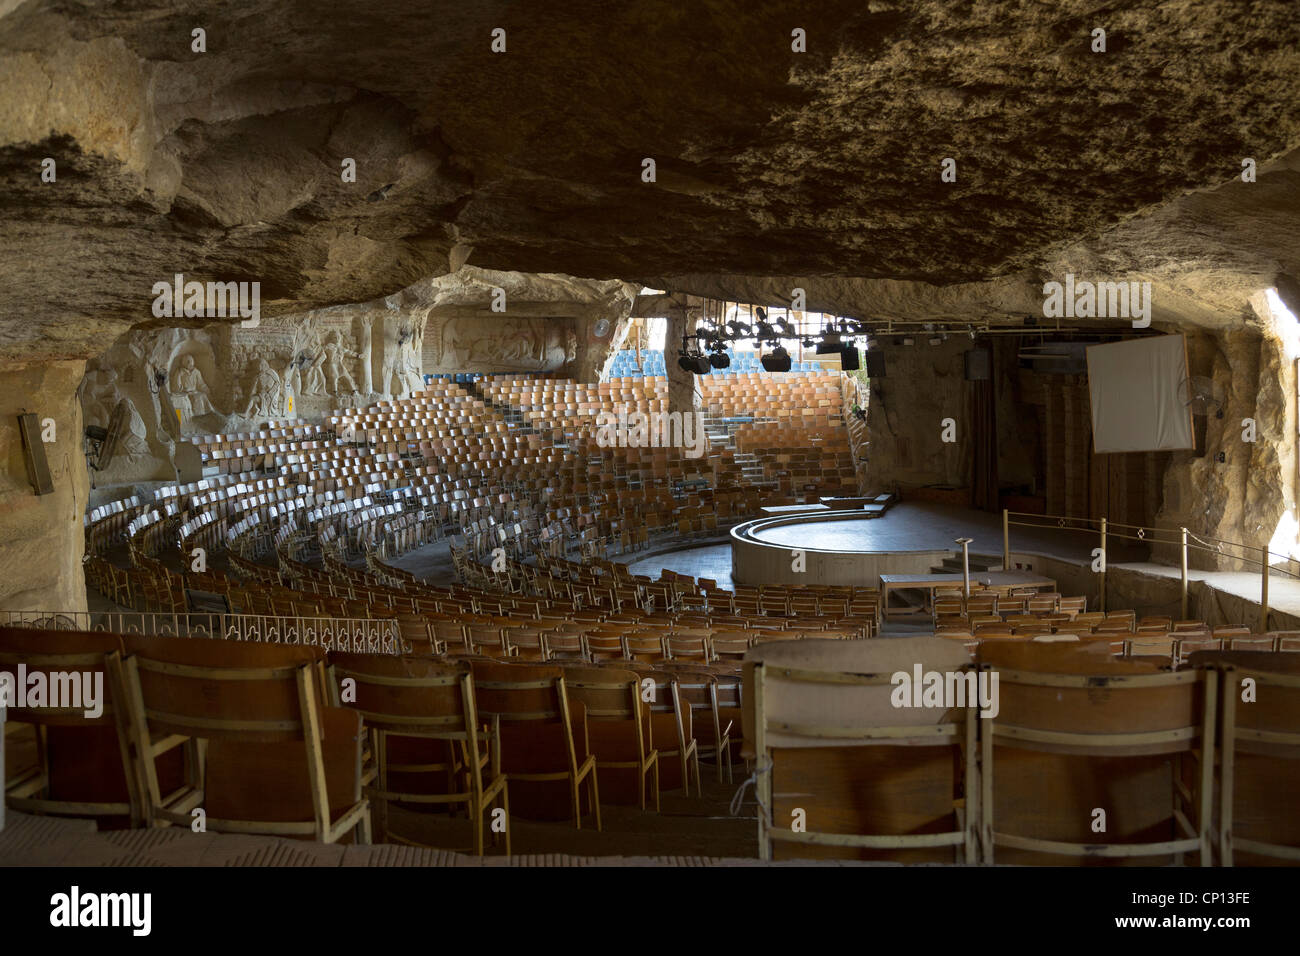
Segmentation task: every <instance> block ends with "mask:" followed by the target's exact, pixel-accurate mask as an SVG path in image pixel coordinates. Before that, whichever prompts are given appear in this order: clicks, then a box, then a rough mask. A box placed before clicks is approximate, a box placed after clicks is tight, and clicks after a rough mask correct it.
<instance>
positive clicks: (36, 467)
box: [18, 412, 54, 495]
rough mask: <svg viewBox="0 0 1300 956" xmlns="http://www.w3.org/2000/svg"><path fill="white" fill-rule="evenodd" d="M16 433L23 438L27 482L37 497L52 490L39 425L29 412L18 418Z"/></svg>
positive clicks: (52, 485)
mask: <svg viewBox="0 0 1300 956" xmlns="http://www.w3.org/2000/svg"><path fill="white" fill-rule="evenodd" d="M18 431H19V433H20V434H21V435H22V437H23V458H24V459H26V461H27V480H28V481H30V482H31V483H32V487H33V488H34V489H36V493H37V494H38V495H48V494H49V493H50V492H52V491H53V490H54V479H53V478H52V477H51V476H50V465H49V462H48V461H46V460H45V443H44V442H43V441H41V423H40V422H39V421H38V420H37V418H36V416H35V415H34V414H32V413H31V412H28V413H26V414H24V415H19V416H18Z"/></svg>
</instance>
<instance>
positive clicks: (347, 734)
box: [123, 635, 370, 843]
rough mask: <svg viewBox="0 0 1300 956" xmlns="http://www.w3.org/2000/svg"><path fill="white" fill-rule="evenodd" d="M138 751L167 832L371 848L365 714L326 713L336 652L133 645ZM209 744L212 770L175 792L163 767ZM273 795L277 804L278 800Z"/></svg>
mask: <svg viewBox="0 0 1300 956" xmlns="http://www.w3.org/2000/svg"><path fill="white" fill-rule="evenodd" d="M123 643H124V645H125V649H126V652H127V655H128V656H127V659H126V682H127V689H128V693H129V695H130V697H131V700H132V707H133V724H132V731H133V732H132V744H133V746H134V747H135V750H136V752H137V753H138V754H141V755H142V759H141V764H142V771H143V776H144V782H145V797H146V803H145V815H146V818H147V819H148V820H149V821H150V823H151V824H153V825H155V826H166V825H168V824H171V825H184V826H189V825H190V824H191V822H192V819H193V817H192V814H191V812H190V811H191V810H193V809H195V808H198V807H200V806H201V807H202V809H203V810H204V812H205V818H206V820H205V822H206V826H207V828H208V830H210V831H214V832H236V833H265V834H273V835H280V836H300V837H313V838H315V839H316V840H317V841H320V842H325V843H333V842H335V841H337V840H339V839H341V838H342V837H343V836H344V835H346V834H349V833H353V832H354V831H355V834H354V836H355V839H356V840H357V841H358V842H361V843H368V842H370V834H369V831H370V809H369V804H368V802H367V801H366V800H365V799H364V798H362V797H361V777H360V770H359V768H360V762H361V717H360V715H358V714H356V713H355V712H352V711H348V710H344V709H341V708H337V707H328V706H323V693H324V690H325V689H324V687H323V686H322V684H321V677H322V668H323V665H324V654H323V652H322V651H321V650H320V649H319V648H313V647H306V646H288V645H270V644H253V643H246V642H228V641H204V640H194V639H187V638H160V637H148V638H145V637H139V636H135V635H129V636H125V637H124V638H123ZM192 739H195V740H198V739H201V740H203V741H205V742H206V745H207V746H206V753H205V754H204V762H203V766H202V767H201V768H199V772H198V774H196V776H195V779H194V780H192V782H191V784H190V786H188V787H186V788H185V789H184V790H183V791H182V792H181V793H180V794H169V795H167V796H166V797H164V794H163V792H162V790H161V788H160V786H159V775H158V773H157V770H156V763H155V761H156V760H157V758H158V757H159V756H160V755H162V754H165V753H167V752H168V751H170V750H173V749H174V748H176V747H178V746H181V745H183V744H185V743H187V742H188V741H190V740H192ZM268 794H269V795H273V796H272V797H268Z"/></svg>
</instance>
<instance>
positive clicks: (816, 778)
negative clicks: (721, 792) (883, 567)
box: [744, 637, 979, 862]
mask: <svg viewBox="0 0 1300 956" xmlns="http://www.w3.org/2000/svg"><path fill="white" fill-rule="evenodd" d="M918 665H919V666H920V668H921V670H922V672H923V673H924V672H932V671H933V672H939V673H941V674H952V675H954V683H957V682H958V681H960V683H961V686H962V687H967V686H969V685H970V684H973V683H974V677H975V672H974V671H973V669H972V668H971V667H970V664H969V659H968V657H967V654H966V651H965V649H964V648H963V647H962V646H961V645H960V644H954V643H952V642H948V641H942V640H939V639H937V638H929V637H918V638H905V639H898V640H890V641H820V640H805V641H800V642H798V643H794V644H771V645H764V646H762V647H754V648H751V649H750V652H749V655H748V656H747V657H746V661H745V668H746V674H745V684H746V698H747V700H748V701H752V703H751V704H748V705H747V706H746V708H745V728H744V732H745V737H746V740H747V741H749V740H752V741H753V755H754V757H755V759H756V760H757V767H756V787H757V796H758V843H759V856H760V858H762V859H764V860H770V859H773V858H775V857H781V858H791V857H794V858H809V857H831V858H849V859H860V858H868V859H890V860H895V861H899V862H920V861H931V862H953V861H954V859H955V860H957V861H962V862H975V861H976V860H977V856H978V851H977V836H976V834H977V826H976V823H977V821H978V818H979V809H978V807H979V804H978V795H979V787H978V779H979V777H978V771H977V765H976V758H975V747H976V725H977V717H976V715H977V713H978V710H979V703H978V695H972V696H975V697H976V699H975V700H964V701H963V702H962V705H961V706H959V707H955V708H951V709H950V708H948V707H934V708H923V707H916V706H906V707H896V706H894V703H893V697H894V694H895V691H896V690H897V681H896V680H895V675H896V674H898V673H900V672H901V673H904V674H906V675H907V676H908V678H909V680H910V679H911V677H912V675H913V674H914V671H915V669H916V667H917V666H918ZM968 677H969V678H970V680H969V681H968V680H967V678H968ZM918 691H919V688H918ZM747 750H748V748H747Z"/></svg>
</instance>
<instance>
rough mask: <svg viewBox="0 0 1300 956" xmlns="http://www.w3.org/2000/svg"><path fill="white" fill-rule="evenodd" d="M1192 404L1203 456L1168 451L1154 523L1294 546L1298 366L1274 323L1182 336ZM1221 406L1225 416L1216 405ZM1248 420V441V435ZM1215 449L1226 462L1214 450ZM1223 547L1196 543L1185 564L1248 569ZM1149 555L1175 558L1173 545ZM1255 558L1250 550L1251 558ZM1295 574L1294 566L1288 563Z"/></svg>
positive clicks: (1249, 542) (1287, 548) (1248, 542)
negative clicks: (1215, 550) (1213, 549)
mask: <svg viewBox="0 0 1300 956" xmlns="http://www.w3.org/2000/svg"><path fill="white" fill-rule="evenodd" d="M1188 365H1189V369H1190V372H1191V376H1192V381H1191V386H1192V387H1191V392H1192V395H1191V401H1192V410H1193V413H1194V414H1195V415H1196V416H1197V427H1198V431H1199V430H1200V428H1201V427H1202V426H1203V428H1204V436H1205V437H1204V442H1203V452H1204V453H1203V454H1198V452H1199V451H1200V450H1199V449H1198V451H1194V452H1173V453H1172V454H1171V455H1170V459H1169V465H1168V467H1167V469H1166V471H1165V474H1164V483H1163V506H1162V507H1161V509H1160V512H1159V514H1158V515H1157V516H1156V523H1157V524H1159V525H1160V526H1161V527H1166V528H1173V529H1177V528H1181V527H1186V528H1188V529H1189V530H1190V531H1192V532H1193V533H1195V534H1198V535H1203V536H1213V537H1215V538H1218V539H1222V540H1224V541H1228V542H1233V543H1237V544H1241V545H1245V546H1247V547H1248V548H1250V549H1252V550H1253V549H1255V548H1259V547H1261V546H1263V545H1269V546H1270V550H1273V551H1275V552H1279V553H1281V554H1290V553H1292V552H1293V551H1294V550H1295V547H1296V521H1295V515H1296V510H1295V509H1296V451H1297V448H1296V366H1295V357H1294V355H1292V356H1291V357H1288V355H1287V346H1286V344H1285V343H1284V342H1283V341H1282V339H1281V338H1280V337H1279V336H1278V334H1277V332H1276V330H1274V329H1272V328H1271V327H1269V326H1268V325H1267V323H1265V330H1264V331H1263V332H1261V331H1259V330H1258V329H1257V328H1254V327H1243V328H1241V329H1238V330H1236V331H1233V332H1230V333H1227V334H1209V333H1202V334H1193V335H1189V337H1188ZM1220 411H1222V417H1220V416H1219V412H1220ZM1252 423H1253V428H1254V438H1255V440H1254V441H1253V442H1252V441H1248V440H1247V438H1249V437H1250V429H1251V424H1252ZM1220 454H1222V456H1223V459H1224V460H1223V461H1218V460H1217V456H1218V455H1220ZM1240 553H1241V551H1240V550H1239V549H1233V548H1225V549H1224V552H1223V553H1222V554H1212V553H1206V552H1201V551H1196V550H1193V551H1191V552H1190V555H1189V565H1190V566H1191V567H1193V568H1203V569H1207V570H1254V569H1255V568H1258V565H1255V566H1254V568H1249V567H1248V565H1246V564H1244V563H1242V562H1241V561H1238V560H1234V556H1235V555H1238V554H1240ZM1153 556H1154V557H1157V558H1159V559H1162V560H1165V561H1169V562H1171V563H1175V562H1177V560H1178V549H1177V548H1176V547H1172V546H1169V547H1160V548H1157V549H1155V551H1154V554H1153ZM1252 556H1253V555H1252ZM1290 567H1291V570H1292V571H1296V570H1300V568H1297V566H1296V565H1295V564H1291V565H1290Z"/></svg>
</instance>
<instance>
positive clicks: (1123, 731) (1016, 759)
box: [979, 641, 1216, 866]
mask: <svg viewBox="0 0 1300 956" xmlns="http://www.w3.org/2000/svg"><path fill="white" fill-rule="evenodd" d="M979 654H980V667H981V670H982V671H983V672H986V673H990V674H993V673H996V674H997V676H998V696H999V709H998V713H997V714H996V715H994V716H990V717H985V718H984V719H983V720H982V721H981V735H982V736H981V746H982V761H981V779H982V783H983V796H982V798H981V807H982V813H983V819H982V823H981V836H982V843H983V852H984V862H986V863H993V862H994V861H995V857H996V858H997V860H999V861H1000V862H1004V863H1005V862H1010V863H1024V862H1035V863H1037V862H1046V863H1049V864H1055V865H1063V864H1064V865H1069V864H1073V865H1079V864H1080V863H1082V862H1084V861H1088V862H1094V861H1108V862H1110V861H1125V860H1139V859H1143V860H1150V859H1151V858H1157V859H1161V858H1163V859H1165V860H1175V859H1179V858H1181V856H1182V855H1183V854H1187V853H1199V854H1200V861H1201V864H1202V865H1203V866H1208V865H1209V864H1210V862H1211V860H1210V826H1211V820H1210V812H1211V798H1212V791H1213V779H1212V774H1213V770H1214V732H1215V709H1216V693H1215V691H1216V680H1215V677H1216V675H1215V672H1214V671H1213V670H1211V669H1209V668H1204V667H1202V668H1198V669H1195V670H1185V671H1179V672H1173V673H1170V672H1165V671H1161V670H1160V669H1159V668H1158V667H1157V665H1156V664H1155V663H1150V664H1148V663H1144V662H1140V661H1132V660H1116V659H1115V658H1114V657H1112V656H1111V654H1110V653H1109V646H1108V642H1105V641H1083V642H1079V643H1075V644H1018V645H1014V644H985V645H981V647H980V651H979ZM1183 759H1187V760H1192V761H1194V762H1195V763H1194V767H1193V772H1192V773H1191V774H1190V776H1191V779H1192V783H1191V787H1190V788H1188V787H1187V786H1185V785H1184V784H1183V777H1184V776H1185V775H1187V772H1188V767H1187V766H1186V765H1184V764H1183V763H1181V761H1182V760H1183Z"/></svg>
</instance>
